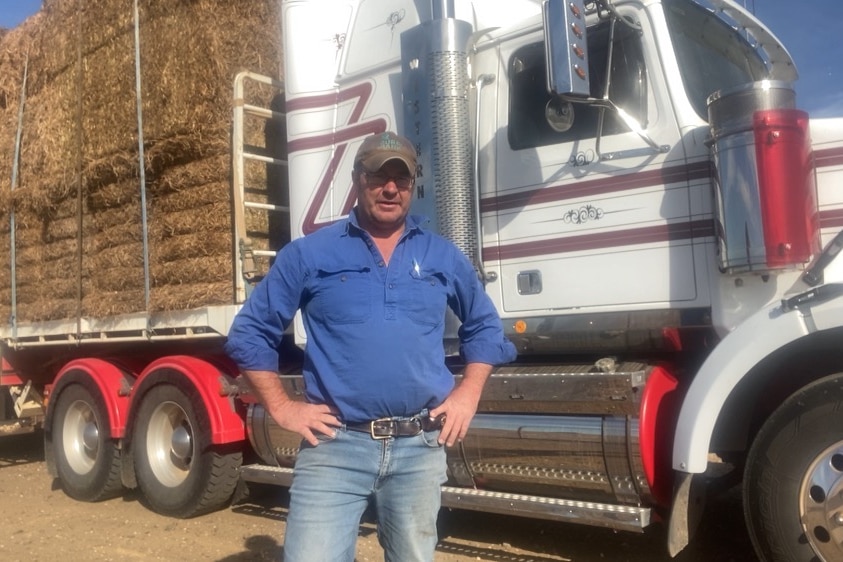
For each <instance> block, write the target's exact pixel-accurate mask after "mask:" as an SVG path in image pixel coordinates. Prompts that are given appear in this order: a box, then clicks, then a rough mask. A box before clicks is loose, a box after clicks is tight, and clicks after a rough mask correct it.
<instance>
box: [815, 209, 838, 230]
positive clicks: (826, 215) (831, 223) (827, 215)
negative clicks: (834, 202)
mask: <svg viewBox="0 0 843 562" xmlns="http://www.w3.org/2000/svg"><path fill="white" fill-rule="evenodd" d="M835 227H838V228H839V227H843V209H833V210H831V211H820V228H835Z"/></svg>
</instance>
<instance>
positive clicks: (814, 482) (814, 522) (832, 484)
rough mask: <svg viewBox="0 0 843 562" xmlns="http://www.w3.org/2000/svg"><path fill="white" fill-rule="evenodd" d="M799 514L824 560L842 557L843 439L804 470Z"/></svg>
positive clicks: (811, 543)
mask: <svg viewBox="0 0 843 562" xmlns="http://www.w3.org/2000/svg"><path fill="white" fill-rule="evenodd" d="M799 517H800V520H801V522H802V529H803V530H804V532H805V536H806V538H807V539H808V543H809V544H810V545H811V548H813V550H814V552H815V553H816V554H817V556H818V557H819V558H820V559H821V560H823V561H825V562H830V561H832V560H843V441H839V442H837V443H835V444H834V445H832V446H830V447H828V448H827V449H825V450H824V451H823V452H822V453H820V454H819V455H817V457H816V458H815V459H814V461H813V462H812V463H811V464H810V466H809V467H808V470H807V471H806V472H805V477H804V478H803V479H802V484H801V486H800V489H799Z"/></svg>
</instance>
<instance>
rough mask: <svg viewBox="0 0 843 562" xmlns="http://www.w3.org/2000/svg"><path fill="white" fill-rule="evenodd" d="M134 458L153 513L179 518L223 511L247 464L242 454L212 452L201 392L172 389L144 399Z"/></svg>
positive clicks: (166, 386)
mask: <svg viewBox="0 0 843 562" xmlns="http://www.w3.org/2000/svg"><path fill="white" fill-rule="evenodd" d="M132 453H133V457H134V463H135V475H136V477H137V481H138V486H139V487H140V489H141V492H142V493H143V496H144V499H145V501H146V502H147V503H148V505H149V507H150V508H151V509H152V510H153V511H156V512H157V513H161V514H163V515H169V516H172V517H180V518H186V517H193V516H195V515H199V514H202V513H206V512H208V511H213V510H215V509H219V508H221V507H223V506H224V505H225V504H226V503H227V502H228V501H229V500H230V499H231V496H232V495H233V493H234V490H235V488H236V486H237V481H238V478H239V469H240V464H241V463H242V453H240V452H233V453H232V452H225V451H223V450H221V449H220V448H216V447H214V446H212V443H211V424H210V421H209V420H208V415H207V412H206V410H205V407H204V405H203V403H202V400H201V398H200V397H199V395H198V394H197V392H196V391H195V390H194V389H190V390H189V391H184V390H182V389H181V388H179V387H177V386H174V385H172V384H158V385H156V386H154V387H152V388H151V389H150V390H149V392H148V393H147V394H146V395H145V396H144V397H143V400H142V402H141V404H140V408H139V410H138V415H137V418H136V423H135V430H134V432H133V437H132Z"/></svg>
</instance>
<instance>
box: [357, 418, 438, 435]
mask: <svg viewBox="0 0 843 562" xmlns="http://www.w3.org/2000/svg"><path fill="white" fill-rule="evenodd" d="M444 422H445V416H439V417H437V418H435V419H430V417H429V416H427V415H421V416H413V417H412V418H380V419H377V420H372V421H369V422H364V423H348V424H346V425H345V427H346V429H350V430H351V431H358V432H360V433H368V434H369V435H371V436H372V439H386V438H388V437H412V436H414V435H418V434H419V433H421V432H422V431H434V430H437V429H442V424H443V423H444Z"/></svg>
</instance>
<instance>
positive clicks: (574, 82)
mask: <svg viewBox="0 0 843 562" xmlns="http://www.w3.org/2000/svg"><path fill="white" fill-rule="evenodd" d="M542 16H543V20H544V45H545V64H547V91H548V92H550V93H551V94H557V95H562V96H580V97H588V96H589V95H590V91H591V89H590V87H589V75H588V43H587V41H586V25H585V2H584V0H545V2H544V4H543V5H542Z"/></svg>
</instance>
